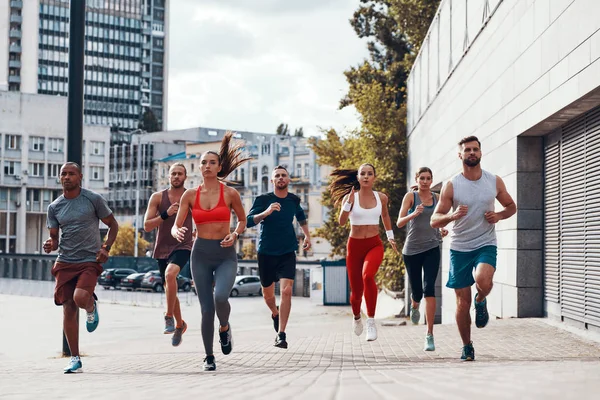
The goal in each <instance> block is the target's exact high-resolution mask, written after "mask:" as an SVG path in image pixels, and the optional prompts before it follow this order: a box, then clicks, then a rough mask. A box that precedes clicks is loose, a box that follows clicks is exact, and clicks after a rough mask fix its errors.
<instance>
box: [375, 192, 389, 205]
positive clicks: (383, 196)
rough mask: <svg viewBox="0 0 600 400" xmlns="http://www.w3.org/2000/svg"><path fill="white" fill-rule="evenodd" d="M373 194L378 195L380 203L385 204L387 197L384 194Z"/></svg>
mask: <svg viewBox="0 0 600 400" xmlns="http://www.w3.org/2000/svg"><path fill="white" fill-rule="evenodd" d="M375 193H377V194H378V195H379V198H380V199H381V201H382V202H383V203H385V204H387V202H388V197H387V195H386V194H385V193H382V192H375Z"/></svg>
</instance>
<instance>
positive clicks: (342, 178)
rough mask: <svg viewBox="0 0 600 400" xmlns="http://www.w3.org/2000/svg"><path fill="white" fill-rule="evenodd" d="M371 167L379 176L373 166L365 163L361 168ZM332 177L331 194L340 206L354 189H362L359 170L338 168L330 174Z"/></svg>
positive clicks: (335, 202)
mask: <svg viewBox="0 0 600 400" xmlns="http://www.w3.org/2000/svg"><path fill="white" fill-rule="evenodd" d="M364 166H369V167H371V168H373V173H374V174H375V176H377V172H375V167H374V166H373V164H369V163H364V164H362V165H361V166H360V167H358V168H359V169H360V168H361V167H364ZM329 176H330V177H331V183H330V184H329V192H330V193H331V199H332V200H333V203H334V204H338V203H339V202H340V201H341V200H342V199H343V198H344V196H345V195H347V194H348V193H350V191H352V188H354V189H355V190H358V189H360V183H359V182H358V169H341V168H336V169H334V170H333V171H331V173H330V174H329Z"/></svg>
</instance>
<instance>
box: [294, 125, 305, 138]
mask: <svg viewBox="0 0 600 400" xmlns="http://www.w3.org/2000/svg"><path fill="white" fill-rule="evenodd" d="M294 136H296V137H304V129H302V127H300V128H298V129H295V130H294Z"/></svg>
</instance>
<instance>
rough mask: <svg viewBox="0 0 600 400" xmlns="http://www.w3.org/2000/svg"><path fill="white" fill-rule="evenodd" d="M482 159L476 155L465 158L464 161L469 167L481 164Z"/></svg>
mask: <svg viewBox="0 0 600 400" xmlns="http://www.w3.org/2000/svg"><path fill="white" fill-rule="evenodd" d="M480 161H481V158H477V157H475V158H469V157H467V158H465V159H464V160H463V163H464V164H465V165H466V166H467V167H475V166H477V165H478V164H479V162H480Z"/></svg>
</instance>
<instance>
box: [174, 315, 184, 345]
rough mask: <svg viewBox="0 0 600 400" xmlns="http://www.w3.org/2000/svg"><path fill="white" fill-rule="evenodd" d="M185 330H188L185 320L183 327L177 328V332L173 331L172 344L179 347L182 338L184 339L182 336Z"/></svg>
mask: <svg viewBox="0 0 600 400" xmlns="http://www.w3.org/2000/svg"><path fill="white" fill-rule="evenodd" d="M185 331H187V324H186V323H185V321H183V325H182V326H181V328H175V332H173V337H172V338H171V344H172V345H173V346H174V347H177V346H179V345H180V344H181V339H182V338H181V337H182V336H183V334H184V333H185Z"/></svg>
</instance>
